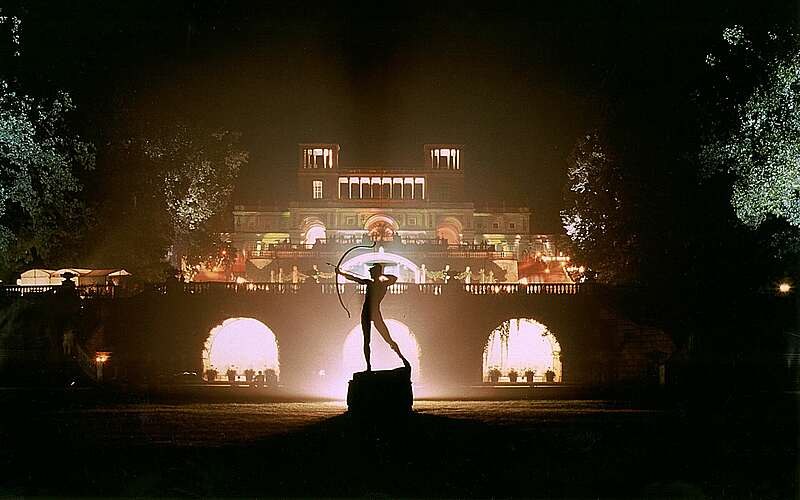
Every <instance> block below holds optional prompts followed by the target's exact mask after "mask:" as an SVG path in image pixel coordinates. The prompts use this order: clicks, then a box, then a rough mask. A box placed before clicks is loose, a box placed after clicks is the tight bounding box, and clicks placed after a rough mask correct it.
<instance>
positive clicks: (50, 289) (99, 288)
mask: <svg viewBox="0 0 800 500" xmlns="http://www.w3.org/2000/svg"><path fill="white" fill-rule="evenodd" d="M61 286H62V285H9V286H3V287H0V293H2V294H3V295H12V296H17V297H22V296H25V295H38V294H46V293H55V292H57V291H58V290H60V289H61ZM75 289H76V290H77V292H78V295H79V296H80V297H81V298H84V299H86V298H94V297H108V298H114V297H117V296H118V295H119V293H118V287H117V286H114V285H80V286H76V287H75Z"/></svg>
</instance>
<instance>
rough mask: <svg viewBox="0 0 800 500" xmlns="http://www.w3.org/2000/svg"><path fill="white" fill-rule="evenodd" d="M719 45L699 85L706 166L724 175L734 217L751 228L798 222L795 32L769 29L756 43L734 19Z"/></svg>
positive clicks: (799, 53)
mask: <svg viewBox="0 0 800 500" xmlns="http://www.w3.org/2000/svg"><path fill="white" fill-rule="evenodd" d="M723 39H724V41H725V49H724V50H723V51H722V54H721V55H719V56H717V55H714V54H711V55H709V56H708V57H707V59H706V61H707V63H708V65H709V66H710V67H712V68H714V69H715V70H716V75H715V76H716V78H715V82H714V84H712V86H711V87H710V90H709V91H708V92H707V94H708V96H707V101H708V103H707V104H706V106H707V113H706V116H708V117H709V118H708V127H707V130H706V131H707V140H706V143H705V144H704V146H703V147H702V149H701V151H700V159H701V161H702V163H703V165H704V166H705V167H706V169H707V171H708V172H709V173H712V174H713V173H725V174H728V175H730V176H731V177H732V179H733V186H732V191H731V204H732V205H733V208H734V210H735V212H736V215H737V217H738V218H739V219H740V220H741V221H742V222H743V223H745V224H746V225H748V226H750V227H753V228H757V227H759V226H760V225H762V224H763V223H764V222H766V221H767V220H768V219H769V218H771V217H774V218H778V219H783V220H785V221H786V222H787V223H788V224H789V225H791V226H793V227H795V228H800V38H798V37H797V36H794V35H788V36H786V37H785V39H784V38H782V37H779V36H778V35H776V34H773V33H769V34H767V37H766V39H765V40H763V41H762V43H755V42H754V41H753V40H751V39H750V38H748V37H747V36H746V34H745V33H744V30H743V28H742V27H741V26H733V27H730V28H726V29H725V30H724V32H723Z"/></svg>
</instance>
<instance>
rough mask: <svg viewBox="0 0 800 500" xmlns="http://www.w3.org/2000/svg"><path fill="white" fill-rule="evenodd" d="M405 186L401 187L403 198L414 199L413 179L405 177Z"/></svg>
mask: <svg viewBox="0 0 800 500" xmlns="http://www.w3.org/2000/svg"><path fill="white" fill-rule="evenodd" d="M404 180H405V185H404V186H403V191H404V192H403V198H405V199H407V200H413V199H414V178H413V177H406V178H405V179H404Z"/></svg>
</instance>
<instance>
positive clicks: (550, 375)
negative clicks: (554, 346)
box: [544, 370, 556, 383]
mask: <svg viewBox="0 0 800 500" xmlns="http://www.w3.org/2000/svg"><path fill="white" fill-rule="evenodd" d="M544 379H545V380H547V381H548V382H550V383H552V382H554V381H555V379H556V372H554V371H553V370H547V371H546V372H544Z"/></svg>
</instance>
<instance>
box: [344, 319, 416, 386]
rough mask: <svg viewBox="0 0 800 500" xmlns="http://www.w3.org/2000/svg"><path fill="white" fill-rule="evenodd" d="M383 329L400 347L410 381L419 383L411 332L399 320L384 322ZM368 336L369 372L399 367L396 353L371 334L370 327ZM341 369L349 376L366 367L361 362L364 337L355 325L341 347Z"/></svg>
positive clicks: (373, 329)
mask: <svg viewBox="0 0 800 500" xmlns="http://www.w3.org/2000/svg"><path fill="white" fill-rule="evenodd" d="M385 321H386V326H387V327H389V333H390V335H391V336H392V339H394V341H395V342H397V345H398V347H400V352H402V353H403V356H405V357H406V359H407V360H408V362H409V363H410V364H411V380H412V381H414V382H418V381H419V376H420V373H419V357H420V351H419V344H417V339H416V338H415V337H414V334H413V333H412V332H411V330H410V329H409V328H408V327H407V326H406V325H405V324H404V323H402V322H401V321H397V320H394V319H386V320H385ZM371 330H372V331H371V335H370V351H371V353H370V361H371V363H372V369H373V370H391V369H393V368H398V367H401V366H403V362H402V361H400V358H399V357H398V356H397V354H395V353H394V351H392V350H391V349H390V348H389V344H387V343H386V341H384V340H383V338H382V337H381V336H380V334H379V333H378V332H377V331H375V327H374V325H373V327H372V329H371ZM342 366H343V369H344V373H345V374H346V375H348V376H349V375H350V374H352V373H355V372H360V371H364V370H365V369H366V367H367V365H366V362H365V361H364V334H363V333H362V331H361V325H360V324H359V325H356V326H355V327H354V328H353V329H352V330H350V333H348V334H347V338H346V339H345V341H344V346H343V347H342Z"/></svg>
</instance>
